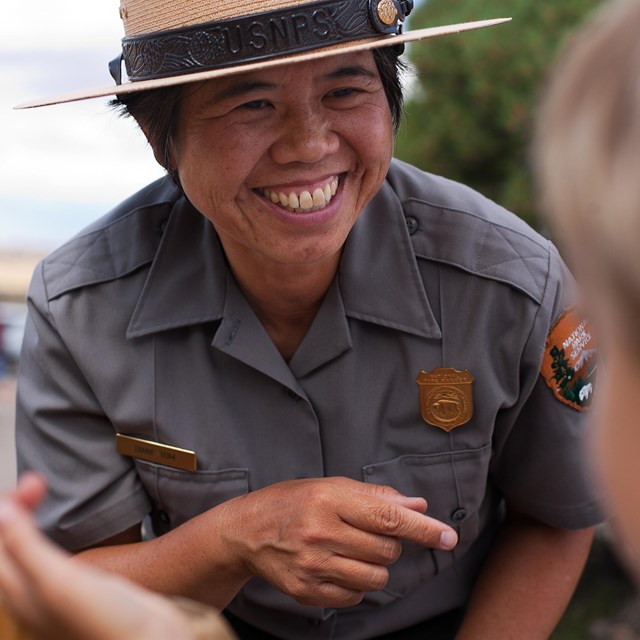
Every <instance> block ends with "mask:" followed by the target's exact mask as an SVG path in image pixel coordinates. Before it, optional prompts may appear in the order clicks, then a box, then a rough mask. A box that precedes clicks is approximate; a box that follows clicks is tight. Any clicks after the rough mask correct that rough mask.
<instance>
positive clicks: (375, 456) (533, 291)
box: [17, 161, 600, 640]
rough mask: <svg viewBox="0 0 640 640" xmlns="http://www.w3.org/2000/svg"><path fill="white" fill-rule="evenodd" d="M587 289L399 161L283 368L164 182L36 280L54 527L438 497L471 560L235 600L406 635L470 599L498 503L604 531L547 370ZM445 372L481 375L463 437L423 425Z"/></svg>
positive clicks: (188, 212)
mask: <svg viewBox="0 0 640 640" xmlns="http://www.w3.org/2000/svg"><path fill="white" fill-rule="evenodd" d="M570 289H571V279H570V277H569V275H568V273H567V270H566V268H565V266H564V265H563V263H562V261H561V260H560V258H559V257H558V254H557V252H556V250H555V249H554V247H553V246H552V245H551V244H550V243H549V242H548V241H547V240H545V239H543V238H542V237H541V236H539V235H537V234H536V233H535V232H533V231H532V230H531V229H530V228H529V227H527V226H526V225H525V224H524V223H523V222H522V221H520V220H519V219H517V218H516V217H514V216H513V215H511V214H509V213H508V212H506V211H504V210H503V209H501V208H500V207H498V206H497V205H495V204H493V203H491V202H489V201H488V200H486V199H484V198H483V197H481V196H480V195H478V194H477V193H475V192H473V191H471V190H469V189H467V188H466V187H463V186H461V185H458V184H455V183H453V182H450V181H447V180H444V179H442V178H437V177H434V176H431V175H428V174H425V173H422V172H420V171H418V170H416V169H414V168H412V167H409V166H407V165H404V164H402V163H399V162H396V161H394V162H393V163H392V166H391V169H390V171H389V174H388V178H387V181H386V182H385V184H384V186H383V187H382V189H381V191H380V192H379V194H378V195H377V196H376V197H375V199H374V200H373V201H372V202H371V204H370V205H369V206H367V207H366V209H365V211H364V212H363V213H362V215H361V217H360V219H359V220H358V222H357V223H356V225H355V227H354V228H353V230H352V232H351V234H350V235H349V237H348V239H347V242H346V245H345V248H344V253H343V256H342V259H341V262H340V267H339V273H338V275H337V277H336V279H335V281H334V283H333V285H332V286H331V288H330V289H329V291H328V293H327V295H326V298H325V300H324V302H323V303H322V306H321V308H320V311H319V312H318V315H317V317H316V318H315V321H314V322H313V325H312V326H311V328H310V330H309V332H308V334H307V336H306V337H305V339H304V341H303V342H302V344H301V345H300V347H299V349H298V351H297V352H296V353H295V355H294V357H293V358H292V360H291V361H290V362H289V363H286V362H285V361H284V360H283V358H282V357H281V356H280V354H279V353H278V351H277V350H276V348H275V347H274V345H273V343H272V342H271V341H270V339H269V337H268V335H267V333H266V332H265V330H264V328H263V327H262V325H261V324H260V322H259V321H258V319H257V318H256V316H255V314H254V313H253V311H252V309H251V308H250V306H249V305H248V303H247V301H246V299H245V298H244V296H243V295H242V293H241V292H240V290H239V288H238V286H237V285H236V283H235V282H234V280H233V277H232V275H231V274H230V272H229V269H228V267H227V265H226V262H225V258H224V254H223V251H222V249H221V247H220V244H219V241H218V239H217V236H216V234H215V231H214V229H213V227H212V225H211V224H210V223H209V222H208V221H207V220H206V219H205V218H204V217H202V216H201V215H200V214H199V213H198V212H197V211H195V210H194V209H193V207H192V206H191V205H190V204H189V202H188V201H187V200H186V199H185V198H184V197H183V196H182V194H181V193H180V192H179V190H178V189H177V188H176V187H175V186H174V185H173V184H172V183H171V182H170V181H169V180H164V181H159V182H157V183H154V184H152V185H150V186H149V187H147V188H146V189H144V190H143V191H141V192H140V193H138V194H136V195H135V196H133V197H132V198H131V199H129V200H127V201H125V202H124V203H123V204H122V205H120V206H119V207H118V208H116V209H115V210H114V211H113V212H111V213H110V214H108V215H107V216H106V217H105V218H103V219H101V220H100V221H98V222H97V223H95V224H94V225H93V226H92V227H90V228H89V229H87V230H86V231H85V232H84V233H82V234H80V235H79V236H77V237H76V238H74V239H72V240H71V241H70V242H68V243H67V244H66V245H65V246H63V247H62V248H61V249H59V250H58V251H56V252H55V253H53V254H52V255H51V256H49V257H48V258H47V259H45V260H44V261H43V262H42V263H41V264H40V265H39V267H38V269H37V271H36V273H35V276H34V279H33V282H32V285H31V289H30V293H29V305H30V314H29V320H28V325H27V331H26V336H25V344H24V350H23V356H22V361H21V368H20V376H19V386H18V412H17V446H18V455H19V468H20V470H21V471H24V470H26V469H38V470H40V471H42V472H44V473H45V474H46V476H47V478H48V480H49V482H50V486H51V491H50V495H49V497H48V499H47V501H46V503H45V505H44V507H43V509H42V510H41V511H40V513H39V518H40V522H41V524H42V526H43V527H44V529H45V530H46V532H47V533H48V534H49V535H50V536H51V537H52V538H53V539H54V540H56V541H58V542H59V543H61V544H62V545H64V546H66V547H67V548H69V549H78V548H81V547H86V546H90V545H93V544H95V543H97V542H99V541H100V540H102V539H105V538H108V537H110V536H112V535H114V534H116V533H118V532H120V531H123V530H125V529H127V528H129V527H130V526H132V525H134V524H135V523H137V522H140V521H141V520H143V518H144V517H145V516H147V515H148V514H151V515H152V519H153V522H154V526H155V529H156V532H157V533H158V534H161V533H163V532H164V531H167V530H170V529H172V528H174V527H176V526H178V525H180V524H181V523H182V522H184V521H185V520H187V519H189V518H192V517H193V516H195V515H197V514H199V513H201V512H203V511H205V510H207V509H209V508H210V507H213V506H215V505H217V504H219V503H221V502H223V501H226V500H229V499H231V498H233V497H235V496H239V495H242V494H244V493H246V492H248V491H253V490H256V489H259V488H261V487H264V486H267V485H270V484H272V483H275V482H279V481H283V480H288V479H292V478H304V477H321V476H348V477H350V478H355V479H357V480H361V481H365V482H370V483H376V484H385V485H391V486H392V487H395V488H396V489H398V490H399V491H401V492H403V493H405V494H407V495H411V496H424V497H425V498H426V499H427V500H428V503H429V514H430V515H431V516H433V517H435V518H438V519H440V520H443V521H444V522H447V523H448V524H451V525H452V526H454V527H456V528H457V530H458V531H459V534H460V543H459V545H458V547H457V548H456V549H455V550H454V551H453V552H440V551H432V550H426V549H423V548H419V547H418V546H417V545H413V544H405V545H404V552H403V555H402V557H401V559H400V560H399V561H398V562H397V563H396V564H395V565H394V566H392V567H391V569H390V580H389V584H388V586H387V587H386V588H385V589H384V590H382V591H380V592H377V593H373V594H369V595H367V596H366V598H365V600H364V602H363V603H362V604H361V605H359V606H357V607H353V608H351V609H347V610H341V611H334V610H323V609H319V608H313V607H305V606H301V605H298V604H297V603H295V602H294V600H293V599H291V598H289V597H288V596H285V595H284V594H281V593H279V592H277V591H276V590H275V589H273V588H271V587H270V586H269V585H268V584H267V583H266V582H264V581H262V580H260V579H257V578H255V579H253V580H251V581H250V582H249V583H248V584H247V585H246V587H245V588H244V589H243V590H242V592H241V593H240V594H239V595H238V597H237V598H236V599H235V600H234V602H233V603H232V604H231V605H230V607H229V608H230V610H231V611H233V612H234V613H236V614H237V615H238V616H240V617H242V618H244V619H245V620H246V621H247V622H250V623H251V624H254V625H256V626H259V627H262V628H264V629H266V630H267V631H270V632H271V633H274V634H276V635H279V636H281V637H284V638H300V637H302V636H303V635H304V636H305V637H309V638H348V639H349V640H356V639H357V638H367V637H371V636H374V635H378V634H381V633H384V632H387V631H391V630H394V629H398V628H404V627H407V626H409V625H411V624H414V623H416V622H418V621H420V620H422V619H425V618H427V617H429V616H433V615H436V614H438V613H440V612H443V611H447V610H449V609H451V608H453V607H456V606H459V605H460V604H462V603H463V602H464V601H465V599H466V598H467V596H468V593H469V591H470V588H471V585H472V581H473V577H474V575H475V573H476V571H477V568H478V565H479V563H480V562H481V561H482V558H483V557H484V555H485V553H486V548H487V545H488V544H489V542H490V539H491V536H492V532H493V530H494V529H495V527H496V525H497V524H498V523H499V520H500V513H501V508H502V505H503V504H504V501H505V500H506V501H508V502H509V503H510V504H512V505H513V506H514V507H515V508H517V509H518V510H520V511H522V512H524V513H526V514H529V515H530V516H532V517H534V518H537V519H539V520H540V521H542V522H545V523H547V524H549V525H552V526H554V527H563V528H580V527H586V526H591V525H593V524H594V523H596V522H597V521H598V520H599V517H600V516H599V512H598V508H597V506H596V501H595V500H594V497H593V492H592V490H591V488H590V486H589V481H588V474H587V473H586V472H585V470H584V468H583V465H582V455H581V454H582V452H581V446H582V445H581V441H582V436H583V431H584V420H583V417H584V416H583V415H582V414H580V413H579V412H578V411H575V410H574V409H572V408H570V407H568V406H566V405H565V404H562V403H561V402H559V401H558V400H557V399H556V398H555V397H554V395H553V393H552V392H551V391H550V389H549V388H548V387H547V385H546V384H545V382H544V380H543V378H542V377H541V376H540V373H539V372H540V364H541V358H542V353H543V349H544V346H545V342H546V339H547V335H548V333H549V331H550V328H551V327H552V325H553V324H554V322H555V320H556V318H557V317H558V316H559V315H560V314H561V312H562V311H563V310H564V309H565V308H566V307H567V306H568V305H569V304H571V292H570ZM436 368H451V369H457V370H468V371H469V372H470V374H471V375H473V376H474V378H475V381H474V382H473V391H472V400H473V415H472V417H471V419H470V420H469V421H468V422H467V423H466V424H464V425H462V426H459V427H458V428H456V429H453V430H451V431H450V432H446V431H444V430H442V429H439V428H437V427H434V426H431V425H429V424H427V423H426V422H425V421H424V420H423V418H422V417H421V409H420V395H419V388H418V385H417V383H416V377H417V376H418V374H420V372H421V371H431V370H433V369H436ZM116 432H119V433H123V434H129V435H135V436H141V437H143V438H147V439H149V440H152V441H155V442H160V443H164V444H169V445H173V446H176V447H180V448H183V449H188V450H193V451H195V452H196V453H197V457H198V469H197V471H196V472H195V473H191V472H187V471H183V470H180V469H172V468H169V467H166V466H162V465H159V464H154V463H151V462H145V461H143V460H138V459H132V458H128V457H124V456H121V455H119V454H118V453H117V452H116V449H115V441H114V440H115V434H116ZM188 552H189V551H188V550H185V553H188ZM161 561H162V559H161V558H158V562H161Z"/></svg>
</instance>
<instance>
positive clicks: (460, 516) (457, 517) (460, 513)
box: [451, 509, 467, 522]
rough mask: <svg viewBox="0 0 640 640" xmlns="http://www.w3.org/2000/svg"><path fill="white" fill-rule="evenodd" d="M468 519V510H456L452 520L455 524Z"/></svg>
mask: <svg viewBox="0 0 640 640" xmlns="http://www.w3.org/2000/svg"><path fill="white" fill-rule="evenodd" d="M466 517H467V510H466V509H456V510H455V511H454V512H453V513H452V514H451V519H452V520H453V521H454V522H462V521H463V520H464V519H465V518H466Z"/></svg>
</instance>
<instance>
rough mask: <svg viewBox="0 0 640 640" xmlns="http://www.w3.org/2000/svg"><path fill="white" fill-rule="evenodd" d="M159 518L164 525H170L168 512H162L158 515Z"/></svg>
mask: <svg viewBox="0 0 640 640" xmlns="http://www.w3.org/2000/svg"><path fill="white" fill-rule="evenodd" d="M158 517H159V518H160V522H162V523H163V524H169V520H170V518H169V514H168V513H167V512H166V511H160V512H159V513H158Z"/></svg>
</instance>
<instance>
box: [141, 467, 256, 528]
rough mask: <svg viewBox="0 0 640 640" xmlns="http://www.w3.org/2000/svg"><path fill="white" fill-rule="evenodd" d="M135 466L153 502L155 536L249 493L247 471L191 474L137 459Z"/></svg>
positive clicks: (197, 472)
mask: <svg viewBox="0 0 640 640" xmlns="http://www.w3.org/2000/svg"><path fill="white" fill-rule="evenodd" d="M136 466H137V469H138V473H139V475H140V479H141V480H142V483H143V484H144V486H145V488H146V490H147V493H148V494H149V497H150V498H151V501H152V502H153V506H154V510H153V513H152V521H153V529H154V532H155V534H156V535H161V534H163V533H166V532H167V531H170V530H171V529H175V528H176V527H178V526H180V525H181V524H182V523H183V522H186V521H187V520H190V519H191V518H193V517H195V516H197V515H199V514H201V513H204V512H205V511H207V510H208V509H211V508H212V507H215V506H217V505H219V504H221V503H223V502H226V501H227V500H231V499H232V498H237V497H238V496H241V495H244V494H246V493H248V491H249V470H248V469H222V470H219V471H196V472H194V473H190V472H188V471H181V470H179V469H171V468H169V467H164V466H162V465H157V464H153V463H152V462H146V461H143V460H136Z"/></svg>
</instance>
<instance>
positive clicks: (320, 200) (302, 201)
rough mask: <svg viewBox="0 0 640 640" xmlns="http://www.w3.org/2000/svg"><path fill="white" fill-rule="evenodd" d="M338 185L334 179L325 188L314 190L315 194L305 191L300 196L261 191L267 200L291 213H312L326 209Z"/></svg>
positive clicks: (267, 190)
mask: <svg viewBox="0 0 640 640" xmlns="http://www.w3.org/2000/svg"><path fill="white" fill-rule="evenodd" d="M338 184H339V182H338V178H334V179H333V180H331V182H328V183H327V184H325V185H324V187H318V188H317V189H314V191H313V193H311V192H310V191H307V190H305V191H302V192H301V193H299V194H297V193H295V192H292V193H290V194H289V195H287V194H286V193H284V192H282V191H280V192H277V193H276V192H275V191H271V190H269V189H267V188H264V189H261V192H262V195H263V196H264V197H265V198H267V200H271V202H273V203H274V204H279V205H280V206H282V207H284V208H285V209H289V210H290V211H311V210H317V209H322V208H323V207H326V206H327V205H328V204H329V202H331V199H332V198H333V196H335V195H336V193H337V191H338Z"/></svg>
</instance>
